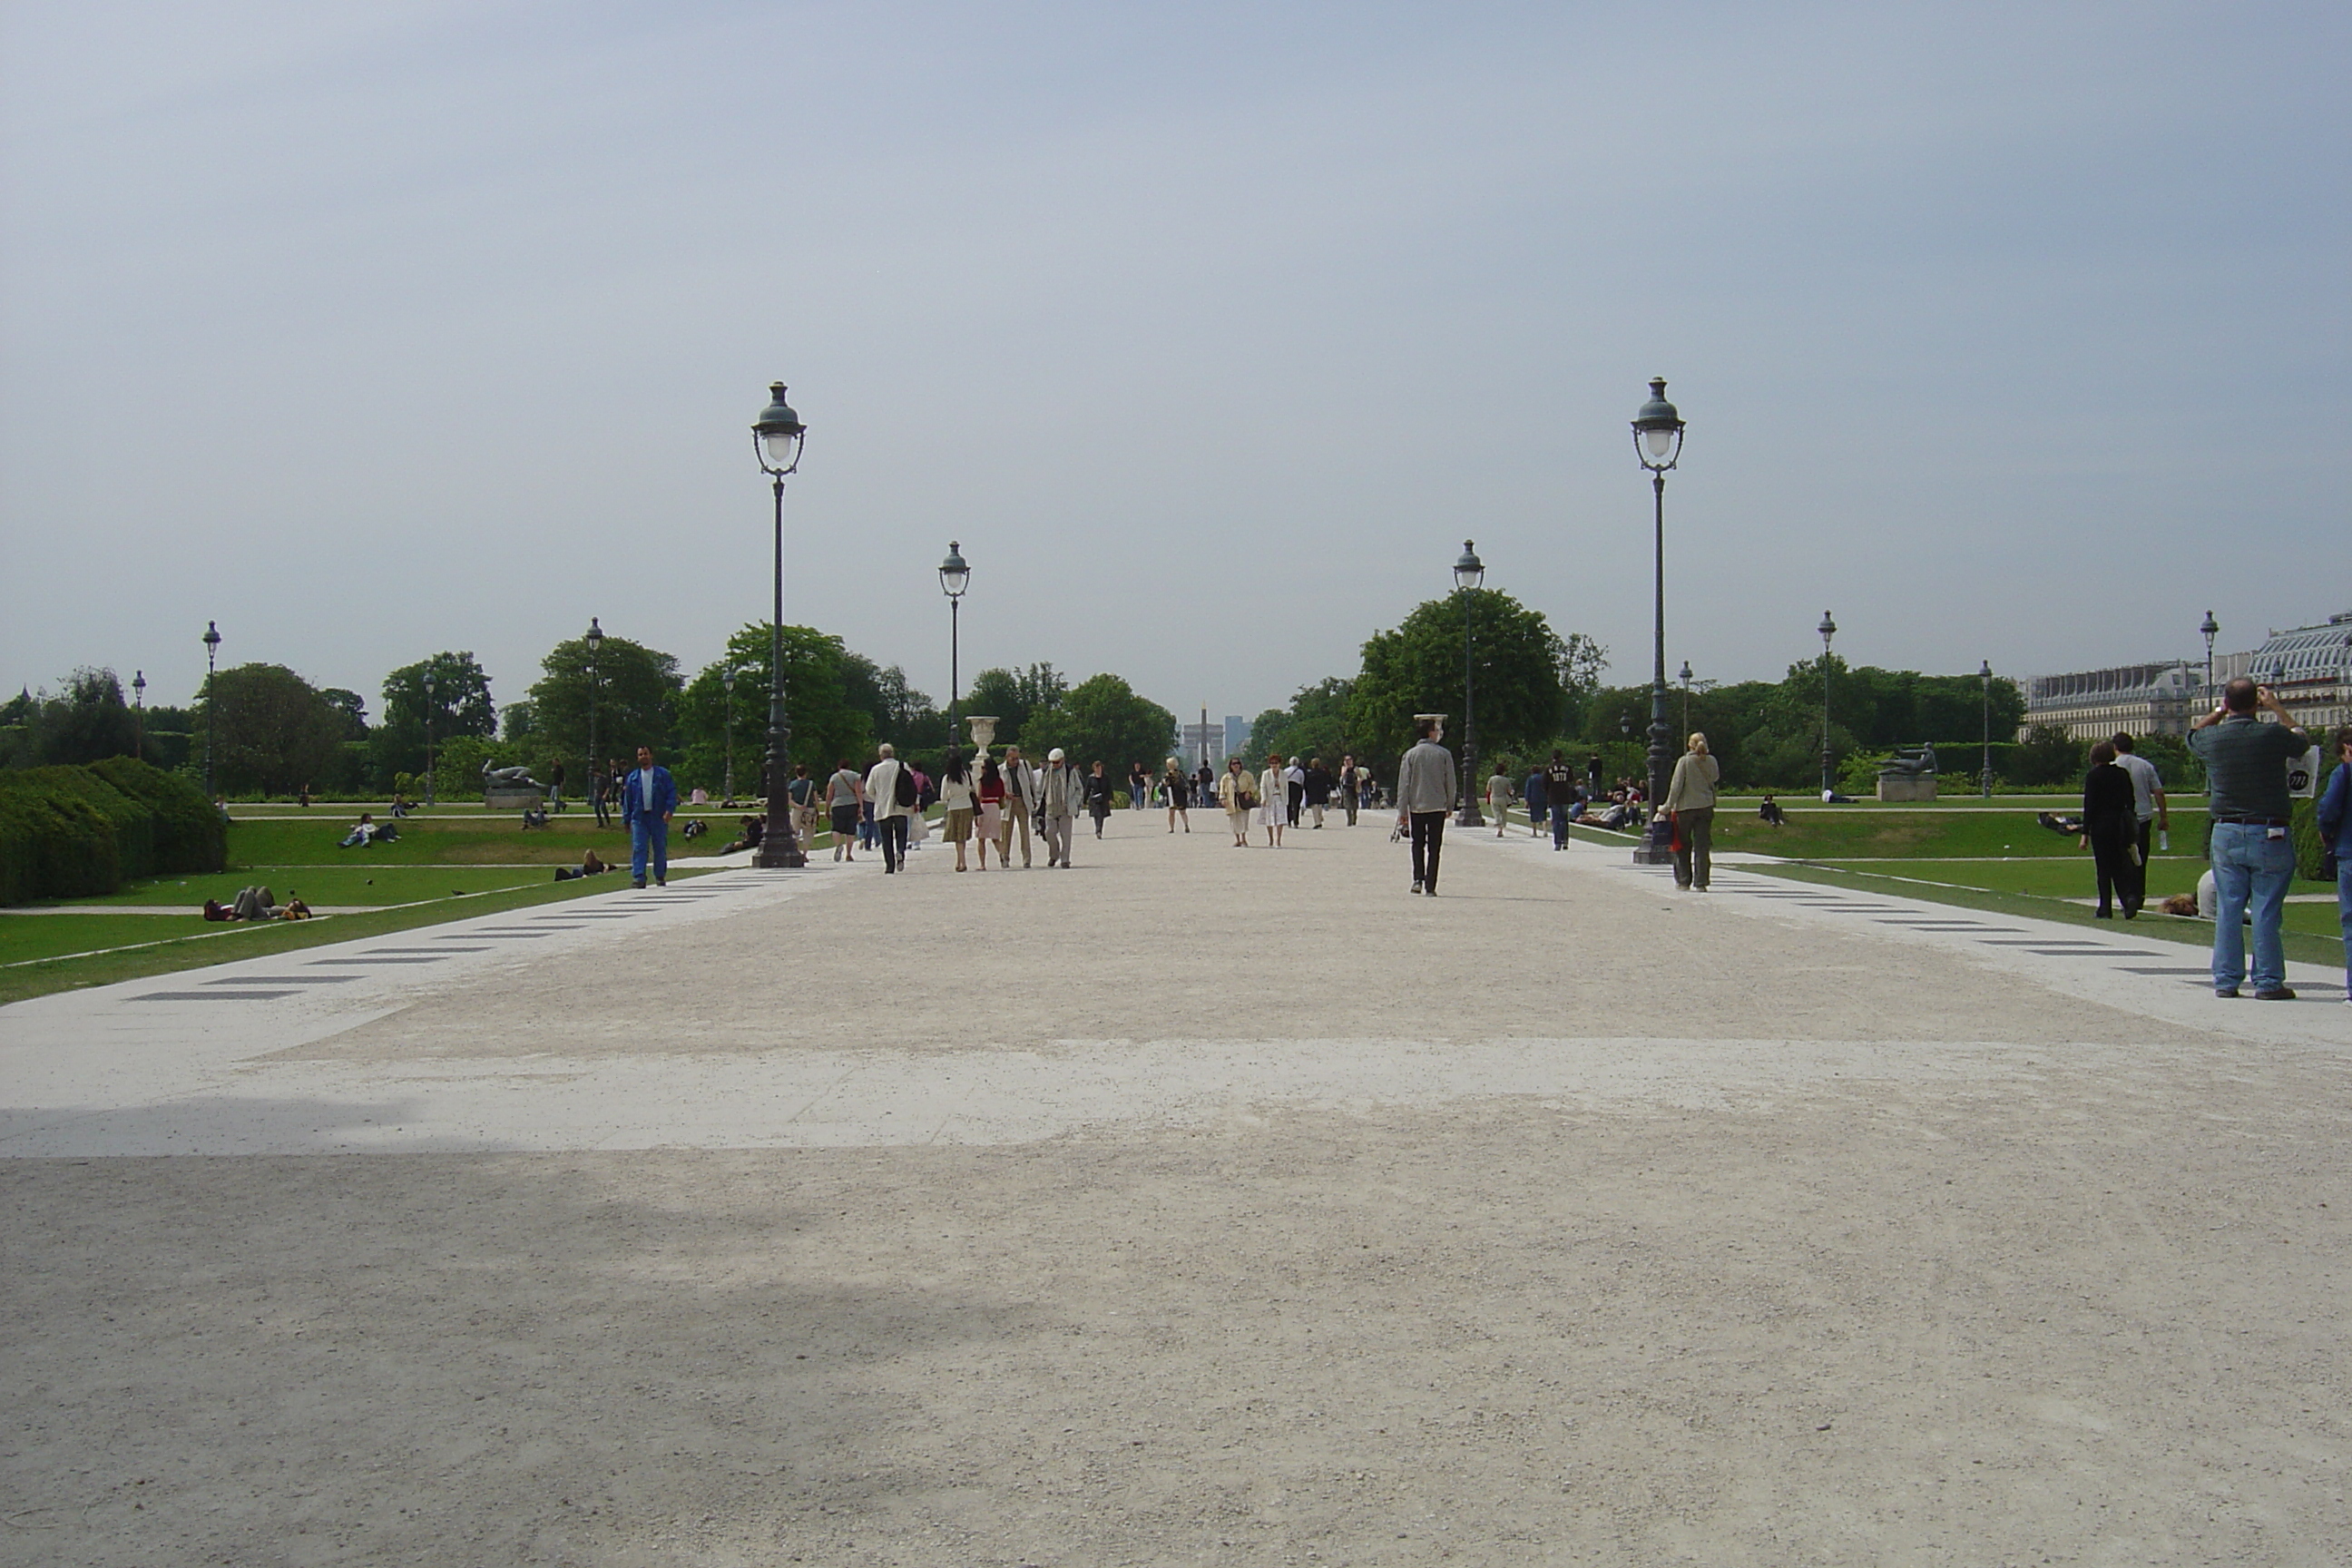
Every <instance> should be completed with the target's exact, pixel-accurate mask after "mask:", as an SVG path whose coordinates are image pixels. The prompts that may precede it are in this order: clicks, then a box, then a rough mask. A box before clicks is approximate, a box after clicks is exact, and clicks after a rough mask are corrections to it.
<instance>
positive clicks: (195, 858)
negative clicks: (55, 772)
mask: <svg viewBox="0 0 2352 1568" xmlns="http://www.w3.org/2000/svg"><path fill="white" fill-rule="evenodd" d="M89 771H90V772H91V773H96V774H97V775H98V776H99V777H100V778H101V779H103V780H105V781H106V783H108V784H111V785H113V786H114V788H115V789H117V790H118V791H120V792H121V793H122V794H123V795H129V796H130V797H131V798H132V799H133V800H137V801H140V802H142V803H144V804H145V805H146V806H147V807H148V809H149V810H151V811H152V812H153V813H154V814H155V872H156V875H158V876H164V875H169V874H171V873H173V872H179V871H194V872H198V873H203V872H209V871H217V870H219V869H220V868H222V867H224V866H226V864H227V863H228V824H227V823H226V822H223V821H222V820H221V817H220V813H219V812H217V811H215V810H214V809H213V804H212V802H210V801H208V800H206V799H205V792H204V790H203V789H202V788H201V787H199V786H198V785H197V784H196V783H195V782H194V780H192V779H187V778H184V777H182V776H180V775H179V774H177V773H168V772H166V771H165V770H163V769H162V768H158V767H152V766H150V765H149V764H147V763H142V762H141V761H139V760H138V759H137V758H136V757H108V758H106V759H104V760H103V761H100V762H95V763H90V764H89Z"/></svg>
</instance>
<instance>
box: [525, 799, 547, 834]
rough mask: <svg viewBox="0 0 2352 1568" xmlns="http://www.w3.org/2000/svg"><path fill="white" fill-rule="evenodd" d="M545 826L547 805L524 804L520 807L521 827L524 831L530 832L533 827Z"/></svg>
mask: <svg viewBox="0 0 2352 1568" xmlns="http://www.w3.org/2000/svg"><path fill="white" fill-rule="evenodd" d="M545 826H547V807H545V806H543V805H526V806H524V807H523V808H522V829H523V831H524V832H525V833H528V832H530V830H531V829H532V828H534V827H545Z"/></svg>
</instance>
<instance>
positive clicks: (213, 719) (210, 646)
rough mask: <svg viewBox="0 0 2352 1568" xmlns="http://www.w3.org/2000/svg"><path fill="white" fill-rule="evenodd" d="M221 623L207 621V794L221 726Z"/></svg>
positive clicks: (209, 790)
mask: <svg viewBox="0 0 2352 1568" xmlns="http://www.w3.org/2000/svg"><path fill="white" fill-rule="evenodd" d="M219 656H220V623H219V622H217V621H206V622H205V796H206V797H207V798H217V797H216V796H215V795H214V791H213V731H215V730H217V729H219V728H220V704H219V703H217V702H215V701H214V700H213V672H214V671H215V669H217V668H219Z"/></svg>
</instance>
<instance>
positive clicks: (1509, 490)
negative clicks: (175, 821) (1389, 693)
mask: <svg viewBox="0 0 2352 1568" xmlns="http://www.w3.org/2000/svg"><path fill="white" fill-rule="evenodd" d="M0 16H5V37H0V61H5V64H4V65H0V71H5V77H0V100H5V105H4V106H0V180H5V184H0V202H4V203H5V205H4V206H0V211H5V260H0V350H5V353H0V508H5V513H0V549H5V556H4V557H0V584H5V586H0V689H7V690H12V691H13V690H14V689H16V687H17V686H18V685H20V684H30V685H33V686H36V687H37V686H39V685H41V684H43V683H44V682H54V681H55V680H56V679H57V678H58V676H60V675H61V674H63V673H64V672H66V671H67V670H68V669H71V668H74V667H76V666H78V665H84V664H89V665H110V666H112V667H114V668H116V669H118V670H119V671H121V675H122V677H123V679H125V680H126V681H127V680H128V679H129V678H130V675H131V671H132V669H133V668H144V669H145V670H146V672H147V674H148V677H149V679H150V680H151V681H152V682H153V683H154V684H153V686H152V688H151V690H150V696H151V698H153V699H156V700H163V701H178V700H185V699H186V698H188V697H189V696H190V695H191V694H192V693H193V692H194V689H195V688H196V686H197V685H198V684H199V683H200V681H201V679H202V676H203V671H204V658H203V652H204V650H203V648H202V647H201V646H200V644H199V642H198V640H197V639H198V637H199V636H200V635H201V634H202V632H203V631H204V628H205V622H206V620H207V619H217V620H218V621H219V623H220V627H221V633H222V636H223V638H224V642H223V644H222V647H221V653H222V656H223V658H224V660H225V661H226V662H243V661H246V660H268V661H271V662H276V663H282V664H287V665H290V666H292V667H293V668H296V669H299V670H300V671H301V672H302V673H303V674H305V675H307V676H309V677H310V679H313V680H316V681H318V682H320V683H321V684H326V685H336V686H346V687H351V688H353V689H358V690H360V691H362V692H363V693H365V694H366V695H367V696H368V698H369V700H370V703H371V707H372V708H373V706H374V705H375V703H376V702H377V700H378V699H379V689H380V687H381V684H382V681H383V674H384V672H385V671H386V670H387V669H388V668H392V667H393V666H395V665H398V664H403V663H406V662H409V661H412V660H414V659H416V658H422V657H424V656H425V655H426V654H428V653H430V652H433V651H435V650H436V649H441V648H470V649H472V650H474V651H475V652H476V654H477V655H478V657H479V658H481V659H482V661H483V663H484V664H485V665H486V666H487V667H488V669H489V671H490V673H491V676H492V678H493V692H494V694H495V695H496V696H497V697H498V698H499V699H500V700H511V699H514V698H519V697H520V696H521V695H522V694H523V691H524V689H526V688H527V687H528V686H529V685H530V681H531V680H532V679H534V678H535V676H536V675H537V673H538V660H539V658H540V656H541V654H542V653H544V652H545V651H546V649H547V648H548V647H550V646H551V644H552V643H554V642H555V641H556V640H557V639H559V638H562V637H572V636H576V635H577V634H578V633H579V632H580V631H581V630H582V629H583V628H584V627H585V626H586V625H587V624H588V618H589V616H592V615H593V616H600V617H601V618H602V620H603V624H604V626H605V627H606V628H607V629H608V630H610V631H613V632H615V633H619V634H622V635H625V636H627V637H633V638H635V639H638V640H640V641H643V642H646V643H649V644H652V645H653V646H655V647H660V648H664V649H667V650H668V651H670V652H672V653H675V654H676V655H677V657H678V658H679V660H680V661H681V663H682V664H683V665H684V666H685V667H686V668H687V669H688V671H689V673H690V672H691V671H692V670H693V669H695V668H698V667H699V666H700V665H702V664H703V663H705V662H707V661H708V660H709V659H711V658H715V657H717V655H718V653H719V648H720V646H721V642H722V639H723V638H724V637H725V636H726V634H727V633H728V632H729V630H730V628H732V627H734V626H738V625H740V624H741V623H743V622H745V621H749V620H755V619H762V618H764V617H765V616H766V614H767V610H766V605H767V602H768V594H769V572H770V557H769V549H770V542H769V532H768V522H769V510H768V508H769V500H768V491H767V488H766V484H765V481H764V480H763V479H761V475H760V473H759V471H758V469H757V468H756V467H755V466H754V464H753V460H752V454H751V440H750V437H749V434H748V429H747V427H748V426H749V425H750V423H751V419H752V418H753V417H754V416H756V415H757V413H758V411H759V409H760V407H761V405H762V403H764V401H765V388H766V385H767V384H768V383H769V382H770V381H772V380H777V379H781V380H784V381H787V382H789V383H790V384H792V389H793V390H792V396H793V403H794V405H796V406H797V407H798V408H799V410H800V412H801V415H802V416H803V418H804V419H806V420H807V422H808V424H809V426H810V432H811V433H810V437H809V441H808V447H807V455H806V459H805V462H804V464H803V472H802V474H801V476H800V477H799V478H798V479H796V480H795V481H794V484H793V489H792V490H791V492H790V494H789V496H788V498H787V502H786V507H787V511H786V529H787V535H788V542H787V557H788V566H787V570H788V576H789V581H788V585H787V605H786V615H787V617H788V618H790V619H793V620H795V621H803V622H808V623H811V624H814V625H816V626H822V627H824V628H825V629H827V630H830V631H834V632H837V633H839V634H840V635H841V636H842V637H844V638H845V639H846V641H847V642H848V644H849V646H850V647H853V648H856V649H857V650H859V651H861V652H863V653H866V654H868V655H870V656H872V657H873V658H877V659H878V660H880V661H881V662H883V663H885V664H891V663H897V664H902V665H904V666H905V667H906V668H907V670H908V675H909V677H910V678H911V679H913V680H914V681H915V682H916V684H918V685H919V686H920V687H922V688H923V689H926V690H928V691H929V692H930V693H932V695H933V696H935V697H936V698H937V699H939V700H940V701H941V702H942V703H944V701H945V700H946V697H947V687H948V610H947V605H946V604H945V602H944V601H943V600H942V599H941V598H940V592H939V586H938V581H937V578H936V576H935V574H934V568H935V567H936V566H937V564H938V562H939V559H940V556H941V555H942V554H943V553H944V552H945V551H946V548H947V544H948V542H949V541H950V539H956V540H960V541H961V542H962V545H963V552H964V554H965V555H966V556H967V557H968V558H969V559H970V560H971V564H972V580H971V594H970V595H969V597H968V598H967V600H966V602H965V605H964V613H963V654H962V668H963V671H964V674H965V676H966V678H967V679H968V678H969V677H970V675H971V673H972V672H973V671H975V670H977V669H980V668H983V667H985V666H988V665H992V664H1017V663H1024V662H1026V661H1029V660H1032V659H1050V660H1051V661H1053V662H1054V663H1055V665H1057V666H1059V667H1061V668H1063V669H1064V670H1066V671H1068V672H1071V673H1072V674H1074V675H1076V676H1084V675H1087V674H1090V673H1092V672H1094V671H1097V670H1100V669H1111V670H1116V671H1118V672H1119V673H1121V674H1123V675H1125V676H1127V677H1128V678H1129V679H1131V680H1133V681H1134V683H1135V684H1136V685H1137V687H1138V688H1139V689H1141V690H1142V691H1143V692H1145V693H1146V694H1147V695H1149V696H1150V697H1153V698H1155V699H1157V700H1160V701H1161V702H1163V703H1165V704H1166V705H1168V706H1169V707H1170V708H1171V709H1174V710H1178V711H1179V712H1180V713H1190V712H1192V711H1194V710H1198V709H1199V708H1200V707H1201V706H1202V705H1203V704H1206V706H1207V707H1208V708H1209V709H1210V710H1211V711H1212V712H1213V714H1223V713H1227V712H1234V713H1244V714H1255V713H1256V712H1257V711H1258V710H1261V709H1263V708H1265V707H1267V706H1270V705H1273V704H1275V703H1277V702H1281V701H1284V700H1286V699H1287V697H1288V695H1289V693H1290V692H1291V691H1292V690H1293V689H1295V688H1297V686H1299V685H1301V684H1303V683H1307V682H1310V681H1313V680H1316V679H1320V678H1322V677H1324V676H1327V675H1334V674H1351V673H1353V671H1354V670H1355V668H1356V666H1357V650H1358V648H1359V647H1360V644H1361V643H1362V641H1363V639H1364V638H1365V637H1367V636H1368V635H1369V634H1370V633H1371V632H1373V631H1374V630H1376V629H1379V628H1381V627H1384V626H1393V625H1395V624H1396V622H1397V621H1398V620H1399V618H1400V617H1402V616H1403V615H1404V614H1405V613H1406V612H1407V611H1408V610H1409V609H1410V608H1411V607H1412V605H1414V604H1415V603H1416V602H1418V601H1420V600H1422V599H1423V598H1426V597H1429V596H1431V595H1435V594H1437V593H1440V592H1443V591H1444V589H1445V588H1446V587H1447V585H1448V584H1449V583H1450V581H1451V578H1450V568H1451V566H1452V563H1453V561H1454V556H1455V554H1456V553H1457V552H1459V550H1460V548H1461V543H1462V541H1463V539H1464V538H1465V537H1471V538H1475V540H1476V541H1477V543H1478V550H1479V552H1480V554H1481V555H1483V556H1484V557H1485V558H1486V563H1487V565H1488V568H1489V573H1488V578H1487V581H1488V584H1489V585H1490V586H1493V587H1496V588H1500V589H1503V590H1505V591H1507V592H1509V593H1511V594H1513V595H1517V596H1518V597H1519V598H1520V599H1522V600H1523V601H1525V602H1527V603H1528V604H1529V605H1534V606H1536V607H1538V608H1540V609H1542V610H1543V611H1544V612H1545V613H1546V614H1547V615H1548V616H1550V618H1551V620H1552V624H1553V625H1554V626H1556V627H1558V628H1559V629H1561V630H1563V631H1567V630H1580V631H1583V632H1586V633H1588V634H1590V635H1591V636H1592V637H1597V638H1599V639H1600V640H1601V642H1603V643H1605V644H1606V645H1608V647H1609V649H1610V651H1611V658H1612V668H1611V670H1610V674H1609V679H1612V680H1613V681H1631V680H1635V679H1642V678H1643V677H1644V676H1645V675H1646V673H1647V669H1648V665H1649V658H1648V645H1649V615H1650V591H1651V579H1650V555H1649V549H1650V542H1649V527H1650V494H1649V489H1648V485H1647V483H1646V482H1645V480H1644V478H1643V475H1642V473H1641V472H1640V470H1639V469H1638V468H1636V467H1635V466H1634V461H1633V451H1632V444H1631V440H1630V438H1629V436H1628V433H1627V428H1626V421H1627V420H1628V419H1629V418H1630V417H1631V416H1632V415H1633V411H1634V409H1635V408H1636V407H1637V406H1638V405H1639V404H1640V403H1641V401H1642V400H1643V396H1644V395H1646V389H1645V383H1646V380H1647V378H1648V377H1650V376H1652V375H1664V376H1666V377H1668V378H1670V381H1671V388H1670V395H1671V396H1673V397H1674V398H1675V401H1676V402H1677V403H1678V404H1679V405H1681V408H1682V412H1683V415H1684V416H1685V418H1686V419H1687V420H1688V421H1689V422H1690V434H1689V440H1688V445H1687V447H1686V448H1685V453H1684V466H1683V468H1681V469H1680V470H1679V471H1678V472H1677V473H1675V475H1674V476H1673V477H1672V479H1670V481H1669V483H1668V487H1667V492H1666V526H1667V540H1668V546H1667V548H1668V582H1667V595H1668V598H1667V639H1666V640H1667V647H1666V654H1667V659H1668V664H1669V668H1672V667H1674V666H1677V665H1679V664H1680V663H1681V661H1682V660H1684V659H1685V658H1687V659H1688V660H1689V661H1690V663H1691V665H1692V667H1693V668H1694V669H1695V670H1696V672H1697V673H1698V675H1699V676H1700V677H1702V678H1714V679H1725V680H1729V679H1746V678H1750V677H1777V676H1778V675H1779V674H1780V671H1781V670H1782V669H1783V668H1785V667H1786V666H1787V665H1788V664H1789V663H1790V661H1792V660H1795V659H1800V658H1808V657H1810V656H1811V655H1812V654H1813V653H1814V652H1815V651H1816V650H1817V649H1818V647H1819V644H1818V640H1817V639H1816V638H1815V637H1814V635H1813V626H1814V624H1815V623H1816V621H1818V619H1819V618H1820V616H1821V614H1822V610H1823V609H1824V608H1829V609H1832V610H1834V611H1835V613H1836V616H1837V620H1838V624H1839V626H1840V627H1841V628H1842V635H1841V637H1840V638H1839V643H1838V647H1839V651H1840V653H1842V654H1843V655H1844V656H1846V657H1847V658H1851V659H1853V660H1854V661H1855V662H1859V663H1874V664H1881V665H1887V666H1895V667H1917V668H1926V669H1930V670H1944V671H1949V670H1961V669H1966V670H1969V671H1973V670H1974V669H1975V668H1977V662H1978V660H1979V658H1990V659H1991V660H1992V662H1993V665H1994V668H1996V669H2000V670H2003V671H2007V672H2013V673H2020V674H2023V673H2030V672H2036V671H2047V670H2053V669H2071V668H2085V667H2092V666H2097V665H2102V664H2108V663H2121V662H2128V661H2134V660H2140V659H2147V658H2165V657H2173V656H2186V655H2194V654H2197V653H2200V651H2201V647H2202V644H2201V642H2200V639H2199V638H2198V637H2197V635H2196V633H2195V629H2194V628H2195V627H2196V625H2197V623H2198V621H2199V620H2200V618H2201V616H2202V615H2203V614H2204V612H2205V611H2206V610H2207V609H2209V608H2210V609H2211V610H2212V611H2213V612H2214V613H2215V615H2216V616H2219V618H2220V620H2221V624H2222V626H2223V631H2222V636H2221V647H2222V648H2223V650H2224V651H2227V650H2229V649H2231V648H2233V647H2245V646H2251V645H2252V642H2253V641H2257V640H2259V637H2260V635H2261V633H2262V632H2263V630H2264V629H2266V628H2267V627H2270V626H2290V625H2295V624H2301V623H2304V622H2307V621H2311V620H2315V619H2320V618H2324V617H2325V616H2326V615H2327V614H2328V613H2330V612H2332V611H2338V610H2343V609H2346V608H2352V572H2347V569H2346V565H2345V563H2346V559H2347V550H2346V544H2347V539H2352V527H2347V521H2352V520H2347V505H2346V502H2347V489H2352V485H2347V480H2352V439H2347V436H2346V430H2347V426H2348V425H2352V421H2347V413H2352V410H2347V381H2352V376H2347V353H2346V350H2347V299H2352V291H2347V276H2352V272H2348V271H2347V268H2352V245H2347V226H2352V225H2347V201H2346V196H2347V189H2346V185H2347V168H2352V162H2347V152H2352V148H2347V134H2346V132H2347V124H2352V91H2347V89H2346V85H2345V84H2346V81H2347V67H2352V52H2348V51H2347V44H2352V10H2347V8H2346V7H2345V6H2343V5H2340V4H2336V5H2323V4H2314V5H2263V4H2247V3H2238V4H2231V5H2166V4H2160V3H2150V0H2134V3H2132V4H2128V5H2067V4H2063V3H2062V4H2057V5H2051V4H2039V5H1997V4H1974V5H1928V4H1922V5H1894V4H1860V5H1803V4H1781V5H1708V4H1685V5H1677V6H1673V7H1665V8H1660V7H1655V6H1653V7H1647V8H1643V7H1631V8H1629V7H1626V6H1622V5H1577V4H1561V3H1553V4H1546V5H1525V6H1514V5H1383V4H1367V3H1363V0H1357V3H1353V4H1348V5H1279V4H1276V5H1267V4H1264V3H1257V4H1248V5H1163V6H1144V5H1117V4H1113V5H1102V4H1092V5H1076V4H1072V5H1015V4H998V5H926V4H908V3H904V0H898V3H893V4H888V5H857V4H853V3H846V0H830V3H827V4H824V5H787V4H715V3H697V0H667V3H665V4H660V5H619V4H598V3H594V0H587V3H583V0H571V3H568V4H562V5H555V4H543V5H542V4H499V3H495V0H457V3H446V4H428V3H413V0H370V3H369V4H366V5H352V4H334V3H320V0H301V3H299V4H294V3H278V0H252V3H248V4H229V3H220V4H209V5H187V4H173V3H170V0H140V3H138V4H124V3H117V0H71V3H65V0H37V3H35V0H7V3H5V5H0Z"/></svg>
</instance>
